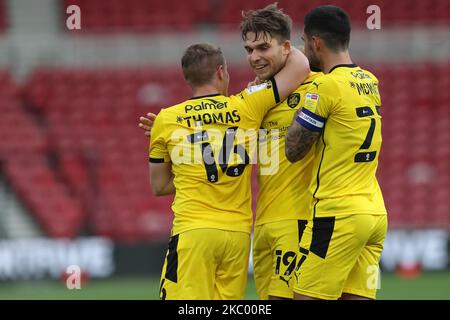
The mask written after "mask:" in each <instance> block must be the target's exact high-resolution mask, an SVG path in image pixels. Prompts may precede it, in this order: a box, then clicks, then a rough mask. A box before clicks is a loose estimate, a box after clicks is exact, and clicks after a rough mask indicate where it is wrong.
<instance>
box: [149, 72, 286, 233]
mask: <svg viewBox="0 0 450 320" xmlns="http://www.w3.org/2000/svg"><path fill="white" fill-rule="evenodd" d="M277 103H279V96H278V91H277V88H276V83H275V81H273V80H272V81H268V82H266V83H263V84H261V85H256V86H252V87H249V88H247V89H245V90H244V91H242V92H241V93H240V94H238V95H233V96H229V97H227V96H223V95H211V96H204V97H195V98H192V99H190V100H187V101H185V102H183V103H180V104H178V105H175V106H172V107H170V108H167V109H163V110H161V112H160V113H159V114H158V116H157V117H156V120H155V122H154V126H153V128H152V131H151V141H150V154H149V161H150V162H153V163H158V162H169V161H170V162H171V163H172V171H173V174H174V185H175V189H176V194H175V199H174V202H173V204H172V210H173V212H174V220H173V228H172V234H173V235H175V234H179V233H181V232H185V231H188V230H192V229H197V228H216V229H222V230H231V231H242V232H248V233H250V232H251V227H252V218H253V215H252V206H251V201H252V196H251V188H250V181H251V166H250V165H249V164H250V163H252V156H253V154H254V153H255V151H256V142H257V136H258V129H259V127H260V124H261V121H262V119H263V117H264V115H265V114H266V113H267V111H268V110H269V109H270V108H272V107H274V106H275V105H276V104H277Z"/></svg>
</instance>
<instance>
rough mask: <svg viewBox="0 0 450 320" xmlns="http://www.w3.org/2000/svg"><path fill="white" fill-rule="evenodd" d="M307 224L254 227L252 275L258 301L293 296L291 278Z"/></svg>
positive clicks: (296, 222)
mask: <svg viewBox="0 0 450 320" xmlns="http://www.w3.org/2000/svg"><path fill="white" fill-rule="evenodd" d="M306 222H307V221H306V220H283V221H277V222H271V223H266V224H263V225H259V226H255V232H254V235H253V276H254V278H255V285H256V291H257V292H258V296H259V298H260V299H262V300H267V299H268V297H269V296H273V297H281V298H290V299H292V298H293V297H294V292H293V284H294V283H293V282H294V281H293V279H292V276H293V274H294V269H295V266H296V259H297V250H298V243H299V239H300V238H301V234H302V233H303V229H304V228H305V225H306Z"/></svg>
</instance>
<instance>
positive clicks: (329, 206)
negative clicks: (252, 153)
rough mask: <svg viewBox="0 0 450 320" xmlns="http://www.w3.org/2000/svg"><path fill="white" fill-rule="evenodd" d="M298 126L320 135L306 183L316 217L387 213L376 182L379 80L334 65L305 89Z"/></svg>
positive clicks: (368, 74)
mask: <svg viewBox="0 0 450 320" xmlns="http://www.w3.org/2000/svg"><path fill="white" fill-rule="evenodd" d="M297 121H298V122H299V123H300V124H301V125H303V126H305V127H307V128H308V129H310V130H313V131H319V132H321V133H322V134H321V136H320V137H319V141H318V143H317V144H316V149H315V160H314V169H313V174H312V180H311V184H310V193H311V195H312V202H311V204H310V210H311V211H312V212H313V214H314V216H315V217H323V216H336V215H340V214H386V209H385V206H384V201H383V196H382V194H381V190H380V187H379V185H378V181H377V178H376V170H377V166H378V156H379V154H380V148H381V141H382V139H381V98H380V94H379V91H378V80H377V78H376V77H375V76H374V75H373V74H372V73H370V72H368V71H366V70H363V69H361V68H360V67H358V66H357V65H354V64H350V65H338V66H335V67H334V68H333V69H332V70H331V71H330V72H329V73H328V74H325V75H323V76H321V77H318V78H316V79H315V80H314V81H313V82H312V83H311V85H310V86H309V88H308V90H307V93H306V97H305V101H304V104H303V110H302V112H301V113H300V115H299V116H298V118H297Z"/></svg>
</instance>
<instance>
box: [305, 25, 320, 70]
mask: <svg viewBox="0 0 450 320" xmlns="http://www.w3.org/2000/svg"><path fill="white" fill-rule="evenodd" d="M302 40H303V42H304V44H305V45H304V50H303V51H304V53H305V56H306V57H307V58H308V61H309V68H310V69H311V71H315V72H320V71H322V70H321V68H320V59H319V57H318V55H317V53H316V51H315V49H314V44H313V40H312V39H311V38H310V37H308V36H307V35H306V34H305V33H304V32H303V34H302Z"/></svg>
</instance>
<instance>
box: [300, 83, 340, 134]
mask: <svg viewBox="0 0 450 320" xmlns="http://www.w3.org/2000/svg"><path fill="white" fill-rule="evenodd" d="M336 97H338V92H337V87H336V85H335V84H334V83H333V82H332V81H330V80H329V79H324V78H318V79H316V80H314V81H313V82H312V83H311V84H310V85H309V87H308V88H307V90H306V94H305V99H304V101H303V104H302V109H301V111H300V112H299V114H298V115H297V118H296V119H295V120H296V121H297V123H299V124H300V125H301V126H303V127H305V128H307V129H309V130H311V131H315V132H322V130H323V127H324V125H325V121H326V119H328V117H329V116H330V115H331V114H332V113H333V110H334V106H335V105H336Z"/></svg>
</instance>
